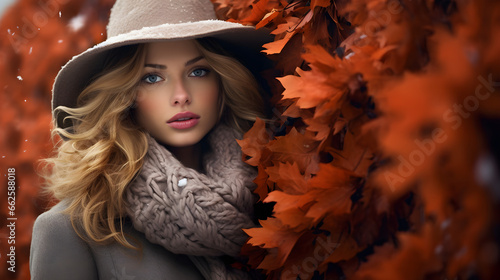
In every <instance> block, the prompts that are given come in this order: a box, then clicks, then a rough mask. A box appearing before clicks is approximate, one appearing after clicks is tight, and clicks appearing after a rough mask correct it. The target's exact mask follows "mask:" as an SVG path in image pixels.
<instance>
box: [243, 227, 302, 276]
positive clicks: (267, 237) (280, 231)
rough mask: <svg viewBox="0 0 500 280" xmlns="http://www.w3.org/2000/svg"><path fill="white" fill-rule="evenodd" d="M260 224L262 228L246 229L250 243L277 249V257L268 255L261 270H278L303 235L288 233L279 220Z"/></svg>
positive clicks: (260, 266)
mask: <svg viewBox="0 0 500 280" xmlns="http://www.w3.org/2000/svg"><path fill="white" fill-rule="evenodd" d="M260 224H261V226H262V227H261V228H251V229H244V231H245V232H246V233H247V234H248V235H249V236H250V239H249V240H248V243H249V244H252V245H254V246H260V247H262V248H268V249H274V248H276V249H277V250H276V254H275V256H272V255H267V256H266V257H265V258H264V260H263V262H262V263H261V264H260V265H259V268H261V269H266V270H272V269H277V268H279V267H280V266H282V265H283V263H284V262H285V260H286V258H287V256H288V254H290V251H291V250H292V248H293V247H294V246H295V243H296V242H297V240H298V239H299V237H300V236H301V233H300V232H291V231H288V230H287V229H286V228H283V227H282V224H281V222H279V220H277V219H273V218H269V219H267V220H263V221H260Z"/></svg>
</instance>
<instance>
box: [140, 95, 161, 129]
mask: <svg viewBox="0 0 500 280" xmlns="http://www.w3.org/2000/svg"><path fill="white" fill-rule="evenodd" d="M135 104H136V106H137V107H136V108H137V109H136V110H137V121H138V122H139V124H141V125H143V126H144V124H147V123H150V122H151V121H153V120H154V119H156V118H157V117H159V113H160V112H161V111H163V110H161V109H162V108H161V103H160V102H158V101H157V100H155V99H154V98H151V96H150V95H147V94H142V93H138V94H137V99H136V102H135Z"/></svg>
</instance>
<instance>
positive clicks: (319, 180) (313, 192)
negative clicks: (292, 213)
mask: <svg viewBox="0 0 500 280" xmlns="http://www.w3.org/2000/svg"><path fill="white" fill-rule="evenodd" d="M353 175H354V174H353V173H351V172H349V171H346V170H342V169H340V168H338V167H335V166H333V165H330V164H320V165H319V172H318V173H317V174H316V176H314V177H313V178H312V179H311V180H309V181H308V187H309V188H310V191H308V192H307V193H306V194H305V195H304V196H307V197H309V200H310V201H315V202H316V203H314V204H313V205H312V206H311V207H310V208H309V210H308V211H307V216H308V217H311V218H313V219H314V222H318V221H319V220H320V219H321V218H323V217H324V216H325V215H343V214H348V213H350V211H351V207H352V201H351V195H352V194H353V193H354V191H355V190H356V189H355V186H354V180H353Z"/></svg>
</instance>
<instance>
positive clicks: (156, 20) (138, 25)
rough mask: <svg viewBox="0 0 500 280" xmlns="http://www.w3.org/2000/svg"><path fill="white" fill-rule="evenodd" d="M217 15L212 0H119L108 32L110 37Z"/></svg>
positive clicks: (208, 18) (112, 11) (112, 14)
mask: <svg viewBox="0 0 500 280" xmlns="http://www.w3.org/2000/svg"><path fill="white" fill-rule="evenodd" d="M215 19H217V17H216V15H215V11H214V7H213V4H212V2H210V0H143V1H137V0H117V1H116V3H115V4H114V6H113V8H112V9H111V14H110V17H109V23H108V26H107V34H108V38H110V37H114V36H117V35H120V34H124V33H128V32H130V31H133V30H139V29H142V28H144V27H152V26H158V25H163V24H177V23H186V22H195V21H202V20H215Z"/></svg>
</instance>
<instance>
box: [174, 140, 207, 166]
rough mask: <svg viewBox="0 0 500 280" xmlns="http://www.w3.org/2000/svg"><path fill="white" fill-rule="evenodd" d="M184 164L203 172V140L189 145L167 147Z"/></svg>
mask: <svg viewBox="0 0 500 280" xmlns="http://www.w3.org/2000/svg"><path fill="white" fill-rule="evenodd" d="M166 148H167V149H168V150H169V151H170V152H171V153H172V155H174V156H175V157H176V158H177V160H179V161H180V162H181V163H182V164H183V165H184V166H186V167H189V168H192V169H194V170H196V171H198V172H203V165H202V161H201V152H202V145H201V142H199V143H197V144H195V145H193V146H188V147H172V146H167V147H166Z"/></svg>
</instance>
